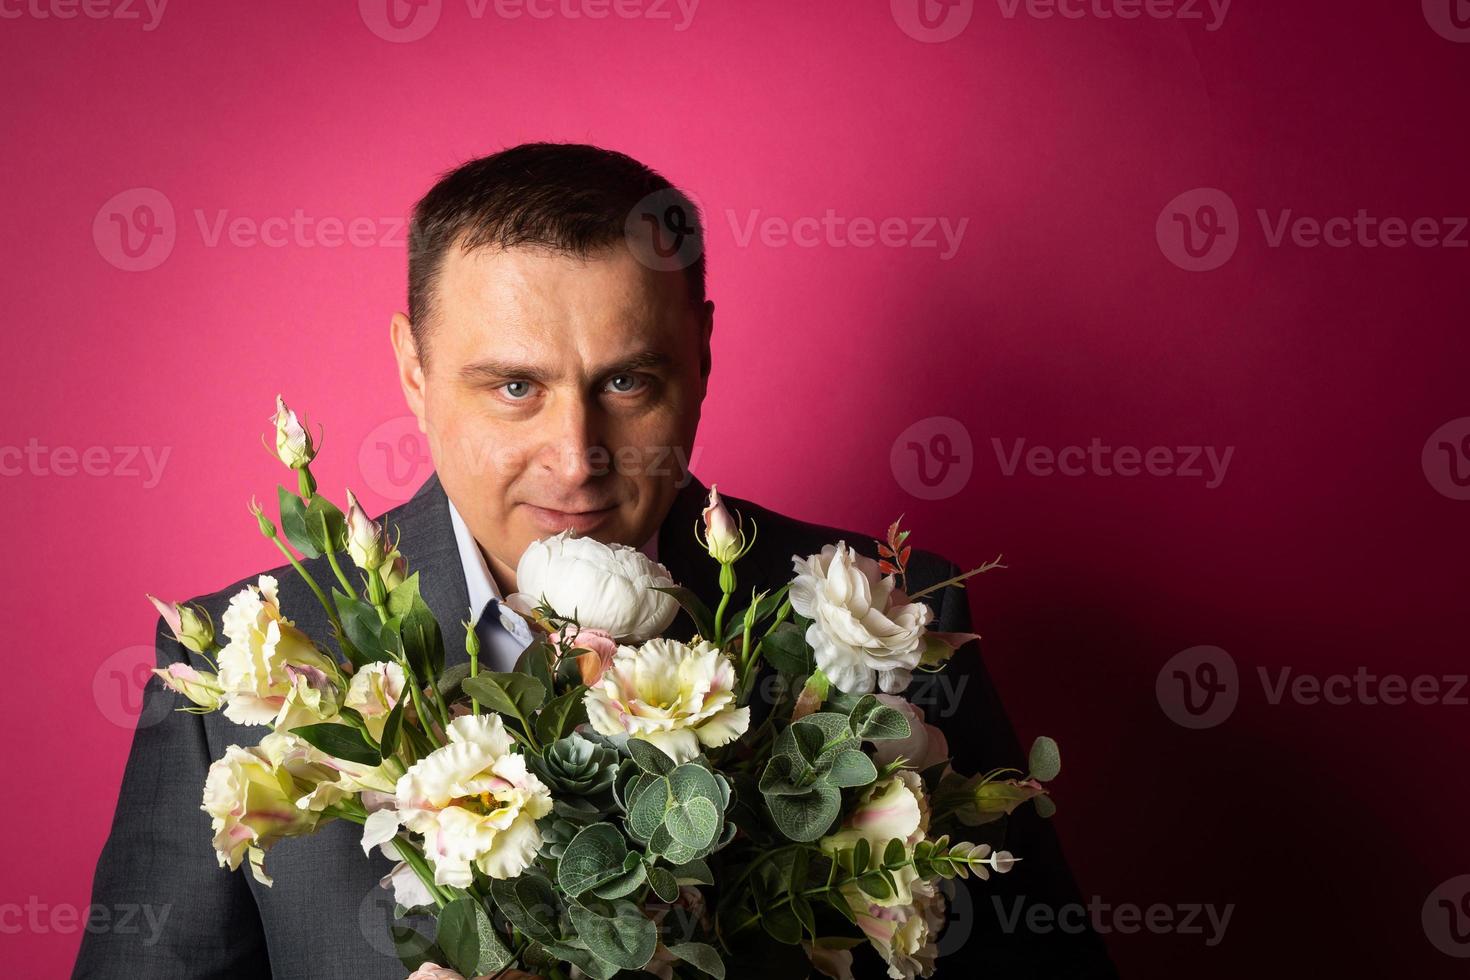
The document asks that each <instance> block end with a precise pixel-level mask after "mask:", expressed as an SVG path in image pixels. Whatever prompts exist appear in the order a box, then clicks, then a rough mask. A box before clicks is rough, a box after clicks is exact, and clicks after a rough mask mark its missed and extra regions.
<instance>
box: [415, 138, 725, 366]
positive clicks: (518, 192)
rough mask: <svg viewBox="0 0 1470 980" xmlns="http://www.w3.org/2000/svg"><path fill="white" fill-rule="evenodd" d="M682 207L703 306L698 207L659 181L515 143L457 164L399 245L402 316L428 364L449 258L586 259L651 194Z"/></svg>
mask: <svg viewBox="0 0 1470 980" xmlns="http://www.w3.org/2000/svg"><path fill="white" fill-rule="evenodd" d="M660 192H663V193H664V194H667V195H669V196H670V197H671V199H672V200H675V201H677V202H679V203H680V204H681V205H683V207H684V209H685V213H686V214H687V215H688V216H689V225H690V226H691V228H692V234H693V235H695V236H698V237H697V239H696V241H697V242H698V243H699V245H698V247H697V249H696V253H697V258H695V259H694V260H693V261H692V262H690V263H689V264H688V265H686V266H684V274H685V276H686V278H687V281H688V288H689V294H690V300H691V302H692V303H693V304H694V306H695V308H699V307H702V306H703V305H704V298H705V262H704V250H703V235H704V229H703V224H702V221H701V219H700V215H699V209H698V207H697V206H696V205H695V204H694V203H693V202H692V201H691V200H690V199H689V198H688V196H687V195H685V194H684V193H683V192H682V191H680V190H679V189H678V188H676V187H674V185H673V184H671V183H669V181H668V180H667V179H665V178H664V177H663V176H662V175H661V174H659V173H658V172H656V171H654V170H653V169H651V168H649V167H647V166H645V165H644V164H642V163H639V162H638V161H637V160H634V159H633V158H632V157H630V156H628V155H627V154H624V153H618V152H617V151H615V150H605V149H603V148H601V147H597V146H588V145H586V144H583V143H523V144H521V145H520V146H513V147H511V148H510V149H507V150H502V151H500V152H499V153H495V154H492V155H490V156H487V157H481V158H479V159H477V160H471V161H470V162H468V163H466V164H463V165H461V166H459V167H457V168H455V169H454V170H451V171H449V172H448V173H446V174H444V175H443V176H442V177H440V178H439V181H438V183H436V184H435V185H434V186H433V187H432V188H430V189H429V192H428V193H427V194H425V195H424V196H423V198H422V199H421V200H420V201H419V202H418V203H417V204H416V205H415V206H414V210H413V221H412V224H411V225H410V230H409V237H408V316H409V321H410V322H411V324H412V326H413V339H414V344H415V346H416V347H417V349H418V353H419V358H420V360H422V361H424V362H425V363H426V364H427V361H428V344H427V340H428V333H429V327H430V324H431V322H432V319H433V313H434V302H433V300H434V296H433V294H434V290H435V287H436V285H437V283H438V279H439V273H440V270H441V269H442V268H443V266H444V258H445V255H446V253H447V252H448V251H449V249H450V248H453V247H460V248H463V249H465V250H466V251H472V250H474V249H477V248H484V247H487V246H498V247H500V248H516V247H527V246H529V247H540V248H547V249H551V250H553V251H557V252H564V253H568V254H572V255H577V256H587V255H590V254H592V253H594V252H597V251H600V250H602V249H604V248H607V247H609V246H611V245H612V244H613V243H614V242H616V241H618V240H620V239H622V238H623V236H624V229H625V228H626V227H627V222H628V216H629V214H630V212H631V211H632V210H633V208H634V207H635V206H637V205H638V204H639V202H641V201H643V200H644V198H646V197H648V196H649V195H651V194H658V193H660Z"/></svg>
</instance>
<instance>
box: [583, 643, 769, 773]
mask: <svg viewBox="0 0 1470 980" xmlns="http://www.w3.org/2000/svg"><path fill="white" fill-rule="evenodd" d="M583 703H584V704H586V706H587V720H588V721H590V722H591V723H592V727H593V729H594V730H595V731H597V732H598V733H599V734H602V735H628V736H630V737H632V738H641V739H645V740H647V741H649V742H652V743H653V744H654V745H656V746H658V748H659V749H660V750H661V751H662V752H663V753H664V754H665V755H667V756H669V757H670V758H672V759H673V760H674V761H675V762H679V763H684V762H688V761H689V760H690V759H693V758H694V757H695V756H697V755H699V749H700V746H701V745H703V746H704V747H706V748H715V747H717V746H720V745H725V744H728V743H729V742H732V741H734V740H735V739H737V738H739V737H740V736H741V735H742V734H744V733H745V730H746V729H747V728H749V727H750V708H749V707H748V706H747V707H743V708H737V707H736V706H735V665H734V664H732V663H731V662H730V658H729V657H726V656H725V655H724V654H723V653H721V652H720V649H719V648H718V647H716V646H715V645H714V644H712V643H710V642H708V641H706V640H700V641H699V643H697V644H696V645H694V646H689V645H688V644H686V643H680V642H679V641H678V640H669V639H663V638H660V639H654V640H649V641H648V642H647V643H644V644H643V645H642V646H640V647H629V646H621V647H618V652H617V654H616V655H614V657H613V661H612V666H611V667H610V668H609V669H608V670H607V672H606V673H604V674H603V675H602V679H601V680H600V681H599V682H598V684H597V686H596V687H593V688H591V689H589V690H588V691H587V694H586V696H585V697H584V698H583Z"/></svg>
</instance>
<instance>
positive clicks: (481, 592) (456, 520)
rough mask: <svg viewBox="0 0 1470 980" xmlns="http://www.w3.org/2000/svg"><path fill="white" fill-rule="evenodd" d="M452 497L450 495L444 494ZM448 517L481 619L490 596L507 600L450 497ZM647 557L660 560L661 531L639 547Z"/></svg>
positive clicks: (472, 603) (473, 608)
mask: <svg viewBox="0 0 1470 980" xmlns="http://www.w3.org/2000/svg"><path fill="white" fill-rule="evenodd" d="M445 499H446V500H449V495H448V494H445ZM449 519H450V522H451V523H452V524H453V525H454V540H455V543H456V544H458V545H459V563H460V565H462V566H463V567H464V581H465V586H466V587H467V588H468V590H469V597H470V618H471V619H478V618H479V616H480V611H481V610H483V609H484V608H485V603H487V602H489V601H490V600H491V599H504V598H505V597H504V596H502V595H501V594H500V587H499V586H498V585H496V584H495V576H494V575H491V574H490V566H489V565H488V564H487V563H486V562H485V553H484V552H483V551H481V550H480V546H479V544H478V543H477V542H476V541H475V536H474V535H473V534H471V533H470V528H469V525H468V524H466V523H465V522H464V518H463V517H461V516H460V513H459V508H457V507H455V506H454V501H453V500H449ZM638 550H639V551H641V552H643V553H644V554H645V555H647V556H648V558H649V560H651V561H655V562H656V561H658V531H657V530H655V531H654V532H653V536H652V537H650V538H649V539H648V540H647V541H645V542H643V546H642V547H641V548H639V549H638Z"/></svg>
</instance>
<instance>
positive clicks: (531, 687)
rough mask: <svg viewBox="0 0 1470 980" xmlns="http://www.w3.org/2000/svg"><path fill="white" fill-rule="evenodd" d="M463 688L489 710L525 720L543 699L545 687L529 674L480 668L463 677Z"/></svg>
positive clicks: (539, 705) (544, 698)
mask: <svg viewBox="0 0 1470 980" xmlns="http://www.w3.org/2000/svg"><path fill="white" fill-rule="evenodd" d="M464 689H465V693H467V694H469V695H470V696H471V697H473V698H474V699H475V700H476V701H478V702H480V703H481V704H483V705H484V706H485V707H487V708H489V709H490V710H491V711H495V712H499V713H500V714H506V715H510V716H511V717H513V718H520V719H524V720H526V721H528V722H529V720H530V718H531V713H532V712H534V711H535V710H536V709H537V708H539V707H541V705H542V704H543V703H544V702H545V701H546V688H545V687H543V686H542V684H541V682H540V681H538V680H537V679H536V678H534V677H532V676H531V675H530V674H521V673H516V672H511V673H503V674H502V673H494V672H490V671H482V672H480V673H478V674H476V675H475V676H474V677H467V678H465V682H464Z"/></svg>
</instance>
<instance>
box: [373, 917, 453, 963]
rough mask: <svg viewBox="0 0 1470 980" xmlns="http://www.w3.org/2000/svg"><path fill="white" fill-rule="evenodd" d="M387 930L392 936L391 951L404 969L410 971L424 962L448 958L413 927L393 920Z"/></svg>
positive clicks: (431, 941) (440, 960)
mask: <svg viewBox="0 0 1470 980" xmlns="http://www.w3.org/2000/svg"><path fill="white" fill-rule="evenodd" d="M388 932H389V935H391V936H392V937H393V951H394V952H395V953H397V954H398V961H399V962H400V963H402V964H403V968H404V969H405V970H408V971H410V972H412V971H414V970H417V969H418V968H419V967H421V966H423V965H424V964H425V963H430V962H432V963H443V962H444V961H445V960H446V959H448V957H446V956H445V955H444V953H443V951H442V950H440V949H439V947H438V946H437V945H436V944H435V943H434V941H433V940H432V939H430V938H429V937H427V936H425V935H424V934H422V933H420V932H418V931H417V930H415V929H412V928H410V927H408V926H405V925H400V924H399V923H397V922H393V923H390V924H389V927H388Z"/></svg>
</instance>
